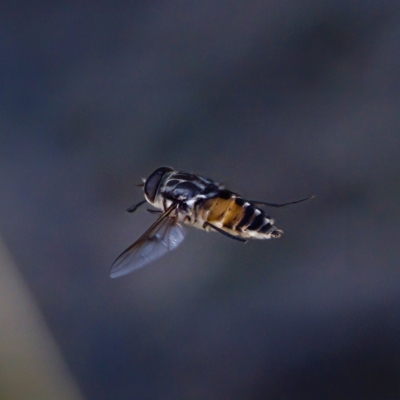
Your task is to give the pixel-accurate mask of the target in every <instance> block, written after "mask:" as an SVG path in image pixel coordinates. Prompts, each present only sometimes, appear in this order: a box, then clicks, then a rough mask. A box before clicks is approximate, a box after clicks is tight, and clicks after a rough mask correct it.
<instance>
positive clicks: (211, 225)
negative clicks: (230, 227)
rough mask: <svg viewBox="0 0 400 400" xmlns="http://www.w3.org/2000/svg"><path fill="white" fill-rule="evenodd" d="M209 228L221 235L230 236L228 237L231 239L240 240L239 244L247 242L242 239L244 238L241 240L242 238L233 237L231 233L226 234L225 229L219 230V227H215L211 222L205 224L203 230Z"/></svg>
mask: <svg viewBox="0 0 400 400" xmlns="http://www.w3.org/2000/svg"><path fill="white" fill-rule="evenodd" d="M207 226H210V227H211V228H213V229H215V230H216V231H218V232H219V233H222V234H223V235H225V236H228V237H229V238H231V239H235V240H239V242H244V243H246V242H247V240H246V239H242V238H240V237H237V236H233V235H231V234H230V233H228V232H225V231H224V230H223V229H221V228H218V227H217V226H215V225H213V224H210V223H209V222H204V224H203V228H205V227H207Z"/></svg>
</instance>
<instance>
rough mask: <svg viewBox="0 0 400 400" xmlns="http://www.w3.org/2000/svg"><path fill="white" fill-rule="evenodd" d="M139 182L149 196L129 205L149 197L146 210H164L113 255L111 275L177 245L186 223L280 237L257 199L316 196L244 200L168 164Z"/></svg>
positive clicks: (238, 235) (237, 234)
mask: <svg viewBox="0 0 400 400" xmlns="http://www.w3.org/2000/svg"><path fill="white" fill-rule="evenodd" d="M140 186H143V189H144V197H145V200H142V201H141V202H139V203H137V204H135V205H133V206H131V207H129V208H128V210H127V211H128V212H134V211H136V209H137V208H138V207H139V206H141V205H142V204H144V203H146V202H148V203H150V205H152V206H153V207H155V210H153V209H148V211H150V212H153V213H160V216H159V217H158V219H157V220H156V221H155V222H154V224H153V225H151V226H150V228H149V229H148V230H147V231H146V232H145V233H144V234H143V235H142V236H141V237H140V238H139V239H138V240H137V241H136V242H135V243H133V244H132V245H131V246H129V247H128V248H127V249H126V250H125V251H124V252H123V253H122V254H120V256H119V257H118V258H117V259H116V260H115V261H114V263H113V265H112V268H111V272H110V276H111V278H117V277H119V276H123V275H126V274H129V273H130V272H132V271H134V270H135V269H138V268H141V267H144V266H145V265H147V264H149V263H150V262H152V261H154V260H156V259H158V258H160V257H162V256H163V255H165V254H166V253H167V252H169V251H171V250H174V249H176V248H177V247H178V246H179V245H180V244H181V243H182V241H183V239H184V238H185V235H186V228H185V226H186V225H189V226H193V227H195V228H199V229H203V230H205V231H212V230H214V231H217V232H220V233H222V234H223V235H225V236H228V237H230V238H232V239H235V240H238V241H241V242H246V241H247V240H248V239H251V238H254V239H271V238H273V239H276V238H280V237H281V236H282V234H283V231H282V230H280V229H278V228H277V227H276V226H275V225H274V220H273V219H272V218H270V217H268V216H267V215H266V214H265V212H264V211H263V210H262V209H261V208H259V207H258V206H257V205H265V206H270V207H284V206H287V205H289V204H296V203H300V202H302V201H306V200H308V199H311V198H313V197H314V196H310V197H306V198H304V199H300V200H295V201H291V202H288V203H280V204H277V203H269V202H265V201H257V200H246V199H244V198H243V197H241V196H240V195H238V194H237V193H234V192H231V191H230V190H227V189H225V188H224V186H222V185H221V184H219V183H217V182H215V181H213V180H211V179H208V178H205V177H203V176H201V175H196V174H189V173H186V172H180V171H175V170H173V169H172V168H169V167H160V168H158V169H156V170H155V171H154V172H153V173H152V174H151V175H150V176H149V177H148V178H147V179H146V180H145V181H144V183H143V184H142V185H140Z"/></svg>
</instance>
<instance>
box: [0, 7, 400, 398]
mask: <svg viewBox="0 0 400 400" xmlns="http://www.w3.org/2000/svg"><path fill="white" fill-rule="evenodd" d="M12 4H13V5H9V6H8V8H6V7H5V6H2V13H1V14H0V46H1V47H0V48H1V63H0V76H1V81H0V82H1V91H0V101H1V107H0V123H1V131H0V179H1V180H0V182H1V192H0V205H1V212H0V229H1V231H2V234H3V236H4V238H5V240H6V242H7V244H8V246H9V248H10V250H11V252H12V254H13V256H14V258H15V260H16V262H17V264H18V266H19V268H20V270H21V272H22V275H23V277H24V279H25V281H26V282H27V284H28V287H29V288H30V290H31V291H32V293H33V294H34V296H35V297H36V300H37V302H38V304H39V306H40V308H41V310H42V312H43V313H44V315H45V319H46V321H47V323H48V325H49V327H50V329H51V331H52V333H53V334H54V336H55V339H56V342H57V343H58V345H59V346H60V348H61V351H62V354H63V356H64V358H65V360H66V362H67V364H68V365H69V367H70V369H71V371H72V374H73V376H74V377H75V379H76V380H77V383H78V384H79V386H80V387H81V389H82V390H83V393H84V395H85V397H86V398H87V399H90V400H92V399H93V400H103V399H161V398H162V399H263V398H274V399H275V398H276V399H281V398H285V399H310V398H315V399H356V398H357V399H394V398H398V397H397V396H398V395H399V392H400V385H399V381H400V342H399V334H400V315H399V310H400V291H399V289H400V268H399V255H400V250H399V244H398V237H399V213H400V187H399V179H400V168H399V167H400V159H399V150H400V8H399V7H398V6H399V3H398V2H396V1H380V2H377V1H363V2H359V1H347V2H340V1H327V0H325V1H324V0H323V1H302V2H298V1H296V0H292V1H291V0H285V1H279V2H277V1H251V2H242V1H229V2H227V1H216V2H214V1H205V2H189V1H187V2H185V1H177V0H174V1H154V2H144V1H137V2H125V1H116V2H112V3H111V2H110V3H109V4H108V3H104V2H103V3H101V4H100V3H99V4H97V5H96V6H92V4H90V3H89V2H83V1H80V2H79V1H76V2H69V3H64V4H61V3H60V4H59V5H58V6H53V7H50V5H49V4H47V3H46V2H31V3H29V4H28V5H26V4H24V3H19V2H14V3H12ZM55 4H56V3H55ZM161 165H171V166H173V167H175V168H178V169H181V170H184V171H191V172H198V173H201V174H203V175H205V176H209V177H211V178H214V179H215V180H217V181H220V182H223V183H225V185H226V186H227V187H229V188H230V189H232V190H234V191H237V192H239V193H241V194H243V195H244V196H247V197H249V198H258V199H265V200H268V201H275V202H279V201H282V202H283V201H289V200H294V199H296V198H301V197H305V196H308V195H311V194H317V195H318V197H317V198H316V199H314V200H311V201H309V202H306V203H302V204H299V205H295V206H292V207H289V208H284V209H279V210H274V209H270V210H268V212H267V213H268V214H271V215H272V216H273V217H275V219H276V220H277V226H278V227H280V228H282V229H283V230H284V231H285V235H284V236H283V238H282V239H280V240H275V241H253V242H249V243H247V244H246V245H242V244H240V243H238V242H236V241H232V240H229V239H228V238H226V237H224V236H222V235H219V234H216V233H209V234H206V233H204V232H201V231H197V230H191V231H190V232H189V234H188V237H187V239H186V241H185V243H184V244H183V245H182V246H181V247H180V248H179V249H178V250H176V251H175V252H173V253H170V254H169V255H167V256H166V257H164V258H163V259H161V260H159V261H157V262H155V263H153V264H152V265H150V266H148V267H146V268H144V269H142V270H138V271H136V272H135V273H134V274H132V275H129V276H127V277H124V278H120V279H117V280H111V279H109V277H108V274H109V268H110V265H111V263H112V261H113V260H114V258H115V257H116V256H117V255H118V254H119V253H120V252H121V251H122V250H123V249H124V248H125V247H127V246H128V245H129V244H131V243H132V242H133V241H134V240H135V239H137V238H138V237H139V235H140V234H141V233H143V231H144V230H145V229H146V228H147V227H148V226H149V225H150V224H151V223H152V221H153V220H154V218H155V217H154V215H150V214H148V213H146V212H145V211H144V210H140V211H137V212H136V213H135V214H133V215H130V214H126V213H125V211H124V210H125V209H126V208H127V207H128V206H130V205H131V204H133V203H135V202H137V201H139V200H141V199H142V192H141V190H140V188H137V187H135V186H134V185H135V184H136V183H139V182H140V178H141V177H145V176H146V175H148V174H149V173H150V172H151V171H152V170H153V169H155V168H157V167H158V166H161Z"/></svg>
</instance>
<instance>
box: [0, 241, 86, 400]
mask: <svg viewBox="0 0 400 400" xmlns="http://www.w3.org/2000/svg"><path fill="white" fill-rule="evenodd" d="M3 399H4V400H14V399H15V400H83V397H82V395H81V394H80V391H79V389H78V387H77V385H76V384H75V382H74V381H73V379H72V376H71V374H70V372H69V370H68V368H67V366H66V364H65V363H64V361H63V359H62V357H61V354H60V351H59V350H58V348H57V345H56V344H55V342H54V340H53V338H52V336H51V333H50V332H49V330H48V328H47V327H46V324H45V322H44V319H43V317H42V315H41V313H40V311H39V309H38V307H37V306H36V303H35V300H34V299H33V298H32V296H31V295H30V294H29V292H28V289H27V287H26V286H25V284H24V282H23V280H22V278H21V276H20V275H19V273H18V271H17V269H16V267H15V265H14V263H13V261H12V259H11V257H10V255H9V253H8V252H7V249H6V247H5V245H4V242H3V241H2V239H1V237H0V400H3Z"/></svg>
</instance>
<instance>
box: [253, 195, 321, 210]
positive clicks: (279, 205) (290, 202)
mask: <svg viewBox="0 0 400 400" xmlns="http://www.w3.org/2000/svg"><path fill="white" fill-rule="evenodd" d="M314 197H315V195H312V196H310V197H306V198H304V199H300V200H295V201H289V203H267V202H266V201H258V200H249V202H250V203H254V204H263V205H265V206H270V207H284V206H288V205H289V204H296V203H301V202H302V201H306V200H310V199H313V198H314Z"/></svg>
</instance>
